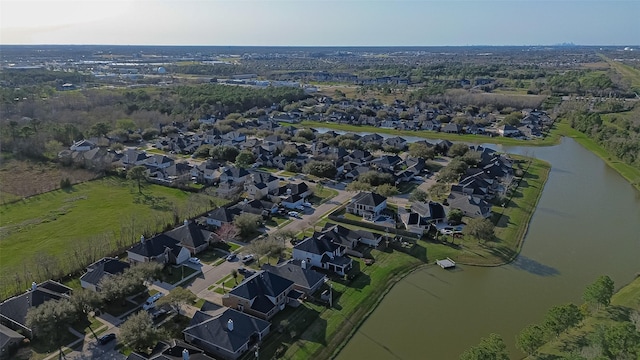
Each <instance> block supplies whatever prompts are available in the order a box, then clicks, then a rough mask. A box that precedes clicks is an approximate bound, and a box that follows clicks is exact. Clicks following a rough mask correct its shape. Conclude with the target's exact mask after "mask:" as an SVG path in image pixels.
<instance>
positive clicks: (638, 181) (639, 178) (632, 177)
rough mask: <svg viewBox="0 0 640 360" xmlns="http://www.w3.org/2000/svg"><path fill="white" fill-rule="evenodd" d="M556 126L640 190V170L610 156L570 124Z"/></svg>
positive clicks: (561, 123)
mask: <svg viewBox="0 0 640 360" xmlns="http://www.w3.org/2000/svg"><path fill="white" fill-rule="evenodd" d="M556 126H557V128H558V130H559V132H560V133H562V135H564V136H567V137H571V138H573V139H574V140H576V141H577V142H578V143H579V144H580V145H582V146H584V147H585V148H586V149H587V150H589V151H591V152H592V153H594V154H596V155H597V156H598V157H600V158H601V159H602V160H603V161H604V162H605V163H607V165H609V166H610V167H611V168H612V169H614V170H615V171H617V172H618V173H620V175H622V176H623V177H624V178H625V179H627V180H628V181H629V182H630V183H631V185H633V186H634V187H635V188H636V189H638V190H640V169H638V168H635V167H633V166H631V165H628V164H626V163H624V162H622V161H620V160H618V159H616V158H615V157H613V156H612V155H611V154H609V152H607V150H605V149H604V148H602V147H601V146H600V145H598V143H597V142H596V141H595V140H593V139H591V138H589V137H588V136H587V135H585V134H583V133H581V132H580V131H578V130H575V129H572V128H571V126H570V125H569V124H567V123H565V122H560V123H556Z"/></svg>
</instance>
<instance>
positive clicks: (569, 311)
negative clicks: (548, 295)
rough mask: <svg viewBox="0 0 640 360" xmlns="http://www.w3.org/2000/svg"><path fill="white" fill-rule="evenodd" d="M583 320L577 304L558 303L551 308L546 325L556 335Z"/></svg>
mask: <svg viewBox="0 0 640 360" xmlns="http://www.w3.org/2000/svg"><path fill="white" fill-rule="evenodd" d="M580 321H582V313H581V312H580V309H579V308H578V307H577V306H576V305H575V304H565V305H557V306H554V307H552V308H551V309H549V311H548V312H547V314H546V316H545V318H544V327H545V328H546V329H547V330H549V331H551V332H552V333H554V334H555V335H556V336H558V335H560V333H561V332H563V331H565V330H567V329H569V328H570V327H572V326H575V325H578V323H580Z"/></svg>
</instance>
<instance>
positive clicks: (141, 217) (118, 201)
mask: <svg viewBox="0 0 640 360" xmlns="http://www.w3.org/2000/svg"><path fill="white" fill-rule="evenodd" d="M202 197H203V195H199V194H198V195H195V194H190V193H188V192H184V191H182V190H177V189H173V188H168V187H163V186H158V185H146V186H145V187H144V188H143V190H142V194H140V193H138V190H137V187H136V186H135V185H134V184H133V183H131V182H129V181H126V180H123V179H119V178H104V179H101V180H95V181H90V182H86V183H83V184H79V185H76V186H74V187H73V189H72V190H69V191H63V190H56V191H52V192H48V193H45V194H41V195H37V196H34V197H31V198H28V199H25V200H22V201H19V202H17V203H13V204H9V205H4V206H1V207H0V267H1V271H0V296H3V295H6V294H7V293H10V292H13V291H14V289H20V288H22V287H24V286H26V285H25V284H26V283H27V282H28V283H31V281H34V280H35V281H38V280H42V279H44V278H48V277H58V276H60V275H63V274H68V273H69V272H73V271H77V270H79V269H80V268H82V267H83V266H85V265H86V263H87V262H88V261H91V260H94V259H95V260H97V259H98V258H100V257H101V256H104V255H105V254H108V253H110V252H112V251H115V250H116V249H117V248H121V249H122V248H123V247H125V246H127V245H130V244H131V243H133V242H135V241H137V239H138V238H139V237H140V234H153V233H156V232H160V231H161V230H162V229H163V228H164V227H165V226H167V224H172V223H173V222H174V219H175V218H176V217H177V218H178V219H183V218H186V217H187V216H188V215H194V214H196V213H197V212H202V211H204V210H206V207H208V206H209V204H208V202H204V201H202V200H203V199H201V198H202Z"/></svg>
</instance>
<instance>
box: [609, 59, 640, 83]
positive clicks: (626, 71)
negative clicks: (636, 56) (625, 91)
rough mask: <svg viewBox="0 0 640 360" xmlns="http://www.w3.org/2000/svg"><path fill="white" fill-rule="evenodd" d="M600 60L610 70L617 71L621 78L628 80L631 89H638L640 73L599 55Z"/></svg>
mask: <svg viewBox="0 0 640 360" xmlns="http://www.w3.org/2000/svg"><path fill="white" fill-rule="evenodd" d="M599 55H600V57H601V58H603V59H604V60H605V61H606V62H607V63H608V64H609V66H610V67H611V68H613V69H614V70H615V71H617V72H618V73H619V74H620V75H622V77H624V78H625V79H628V80H629V81H630V82H631V87H632V88H635V89H640V71H639V70H637V69H634V68H633V67H631V66H629V65H625V64H623V63H621V62H619V61H613V60H611V59H609V58H608V57H606V56H604V55H602V54H599Z"/></svg>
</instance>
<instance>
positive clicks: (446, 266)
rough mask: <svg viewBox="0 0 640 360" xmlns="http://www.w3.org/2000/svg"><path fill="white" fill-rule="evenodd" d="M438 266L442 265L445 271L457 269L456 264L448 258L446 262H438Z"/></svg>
mask: <svg viewBox="0 0 640 360" xmlns="http://www.w3.org/2000/svg"><path fill="white" fill-rule="evenodd" d="M436 264H438V265H440V267H441V268H443V269H449V268H453V267H456V262H455V261H453V260H451V259H450V258H446V259H444V260H436Z"/></svg>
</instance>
